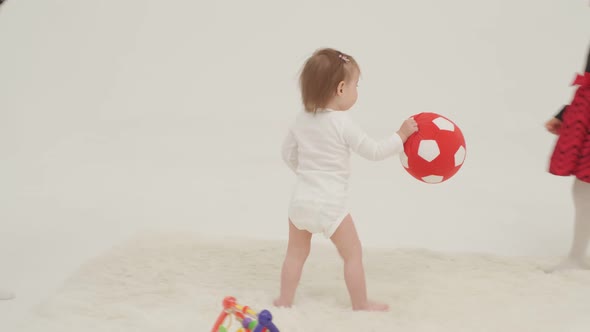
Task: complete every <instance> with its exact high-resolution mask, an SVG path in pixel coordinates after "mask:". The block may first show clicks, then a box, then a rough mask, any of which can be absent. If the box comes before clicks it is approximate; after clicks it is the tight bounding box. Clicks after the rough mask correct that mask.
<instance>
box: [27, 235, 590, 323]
mask: <svg viewBox="0 0 590 332" xmlns="http://www.w3.org/2000/svg"><path fill="white" fill-rule="evenodd" d="M285 245H286V243H284V242H244V241H241V242H240V241H236V239H232V240H229V239H228V240H227V241H225V242H220V241H214V240H203V239H201V238H198V237H195V236H192V235H179V234H168V235H151V236H144V237H141V238H138V239H136V240H134V241H131V242H129V243H126V244H124V245H122V246H120V247H117V248H114V249H113V250H112V251H110V252H108V253H106V254H105V255H104V256H102V257H98V258H96V259H94V260H92V261H89V262H88V263H87V264H85V265H84V266H83V267H82V268H81V269H80V270H79V272H78V273H76V274H75V275H74V276H73V277H72V278H70V279H68V280H67V281H66V283H65V284H64V286H63V288H61V289H60V290H59V291H58V292H57V293H56V294H55V295H54V296H53V297H51V298H49V299H47V301H45V302H44V303H42V304H40V306H39V307H38V308H37V309H36V310H35V311H34V312H33V313H32V314H31V317H30V319H28V320H27V322H26V324H25V325H23V326H22V329H20V331H27V332H29V331H35V332H37V331H38V332H41V331H43V332H49V331H60V332H68V331H72V332H74V331H75V332H81V331H84V332H94V331H109V332H114V331H125V332H134V331H137V332H140V331H141V332H151V331H166V332H172V331H174V332H209V331H210V329H211V326H212V324H213V323H214V321H215V319H216V318H217V315H218V314H219V313H220V311H221V301H222V299H223V298H224V297H225V296H226V295H233V296H235V297H236V298H237V299H238V302H240V303H241V304H244V305H249V306H251V307H252V308H253V309H254V310H258V311H259V310H261V309H269V310H270V311H271V312H272V314H273V316H274V322H275V323H276V324H277V326H278V328H279V329H280V331H281V332H297V331H301V332H315V331H318V332H319V331H322V332H324V331H328V332H336V331H363V332H368V331H379V332H382V331H403V332H413V331H420V332H422V331H433V332H445V331H449V332H462V331H465V332H479V331H491V332H492V331H493V332H511V331H514V332H528V331H530V332H557V331H559V332H574V331H575V332H578V331H579V332H587V331H590V272H585V271H570V272H561V273H557V274H545V273H544V272H542V271H541V270H540V267H541V266H542V265H541V264H546V263H549V262H553V260H551V261H539V260H532V259H516V258H511V259H509V258H499V257H493V256H483V255H467V254H465V255H457V254H452V255H451V254H439V253H434V252H429V251H424V250H371V249H365V265H366V270H367V279H368V287H369V293H370V294H371V295H372V297H373V298H375V299H378V300H382V301H385V302H387V303H389V304H390V306H391V307H392V310H391V312H388V313H358V312H352V311H351V310H350V305H349V302H348V295H347V292H346V287H345V285H344V281H343V276H342V263H341V261H340V259H339V257H338V256H337V253H336V251H335V250H334V249H333V248H332V247H331V246H329V242H326V243H325V245H323V244H317V243H314V247H313V248H312V253H311V256H310V258H309V260H308V264H307V265H306V268H305V271H304V274H303V277H302V282H301V285H300V289H299V291H298V297H297V299H296V305H295V306H294V307H293V308H292V309H276V308H273V307H272V306H271V303H272V299H273V298H274V296H275V295H276V294H277V291H278V286H279V279H278V278H279V274H280V273H279V272H280V266H281V263H282V259H283V253H284V251H285ZM235 326H236V325H235V324H234V327H235ZM231 331H235V329H232V330H231Z"/></svg>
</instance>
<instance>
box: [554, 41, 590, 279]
mask: <svg viewBox="0 0 590 332" xmlns="http://www.w3.org/2000/svg"><path fill="white" fill-rule="evenodd" d="M573 85H575V86H577V90H576V93H575V95H574V98H573V100H572V102H571V103H570V104H569V105H566V106H565V107H564V108H563V109H562V110H561V112H559V114H557V115H556V116H555V117H554V118H553V119H551V120H549V121H548V122H547V124H546V125H545V126H546V128H547V130H548V131H549V132H551V133H553V134H555V135H558V136H559V138H558V140H557V143H556V144H555V149H554V150H553V154H552V155H551V160H550V165H549V173H551V174H554V175H557V176H574V177H575V179H574V185H573V199H574V207H575V210H576V212H575V224H574V237H573V243H572V247H571V249H570V252H569V255H568V257H567V258H566V259H565V260H564V261H563V262H561V263H560V264H559V265H557V266H555V267H552V268H550V269H548V271H555V270H561V269H567V268H575V269H580V268H582V269H590V264H588V263H587V262H586V261H584V256H585V254H586V250H587V249H588V243H589V242H590V52H589V54H588V60H587V62H586V69H585V71H584V73H582V74H578V75H577V77H576V79H575V80H574V83H573Z"/></svg>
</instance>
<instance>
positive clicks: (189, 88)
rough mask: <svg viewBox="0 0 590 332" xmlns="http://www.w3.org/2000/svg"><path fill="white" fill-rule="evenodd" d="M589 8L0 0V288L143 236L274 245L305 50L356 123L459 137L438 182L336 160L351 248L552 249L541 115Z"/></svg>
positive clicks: (554, 104) (527, 3) (558, 236)
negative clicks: (352, 231)
mask: <svg viewBox="0 0 590 332" xmlns="http://www.w3.org/2000/svg"><path fill="white" fill-rule="evenodd" d="M589 16H590V8H588V3H587V1H582V0H572V1H556V0H497V1H489V0H486V1H483V0H447V1H437V0H423V1H410V0H406V1H376V0H368V1H345V0H338V1H331V0H321V1H317V0H313V1H312V0H298V1H289V2H285V1H271V0H250V1H238V0H234V1H202V0H198V1H194V0H193V1H178V0H177V1H154V0H141V1H140V0H133V1H132V0H126V1H116V2H115V1H74V0H61V1H57V0H54V1H47V0H46V1H33V0H19V1H16V0H12V1H11V0H8V1H7V3H6V4H5V5H4V6H3V8H2V11H1V12H0V59H1V61H0V288H1V286H2V285H3V284H6V285H7V287H12V288H13V289H16V290H17V291H18V292H19V293H20V295H21V298H25V299H26V298H27V296H29V298H30V299H32V298H33V297H35V296H37V297H38V296H40V295H39V294H41V293H43V292H45V291H47V288H48V287H49V286H50V285H51V286H52V285H54V284H58V283H59V282H61V280H62V279H63V278H64V276H66V275H68V274H69V273H71V271H73V270H74V269H75V268H76V267H77V266H78V265H79V264H80V263H82V262H83V261H85V260H86V259H87V258H88V257H90V256H92V255H96V254H99V253H100V252H102V251H103V250H106V249H107V248H108V247H109V246H111V245H112V244H115V243H118V242H120V241H123V240H124V239H125V238H127V237H128V236H132V235H134V234H136V233H137V232H140V231H145V230H154V229H155V230H166V231H175V230H181V231H192V232H197V233H201V234H210V235H221V234H227V233H231V234H232V235H239V234H245V233H247V234H248V235H251V236H257V237H264V238H276V239H286V237H287V233H286V229H287V228H286V206H287V200H288V197H289V190H290V186H291V184H292V183H293V180H294V179H293V177H292V174H291V173H290V172H289V170H288V169H287V168H286V166H284V165H283V163H282V161H281V160H280V155H279V152H280V145H281V141H282V139H283V135H284V134H285V130H286V127H287V125H288V123H289V122H290V121H291V119H292V118H293V116H295V114H296V113H297V112H299V111H300V106H299V94H298V93H299V92H298V90H297V75H298V72H299V70H300V68H301V65H302V64H303V61H304V60H305V59H306V58H307V57H308V56H309V55H310V54H311V53H312V52H313V51H314V50H315V49H317V48H320V47H335V48H338V49H341V50H342V51H344V52H348V53H350V54H352V55H354V56H355V57H356V58H357V60H358V61H359V63H360V65H361V68H362V70H363V77H362V80H361V83H360V99H359V102H358V104H357V106H356V107H355V110H354V111H353V112H354V113H353V114H354V117H355V118H356V119H357V121H358V122H359V123H360V124H361V125H362V126H363V127H364V128H365V129H366V130H367V132H369V133H370V134H371V135H372V136H374V137H376V138H378V137H383V136H385V135H388V134H389V133H391V132H392V131H393V130H397V128H398V127H399V125H400V123H401V121H402V120H403V119H404V118H406V117H408V116H410V115H412V114H415V113H419V112H422V111H433V112H438V113H441V114H443V115H446V116H448V117H450V118H451V119H453V120H454V121H455V122H456V123H457V124H458V125H459V126H460V127H461V129H462V130H463V132H464V134H465V136H466V139H467V148H468V150H467V151H468V154H467V160H466V163H465V165H464V167H463V168H462V170H461V171H460V172H459V173H458V174H457V175H456V176H455V177H454V178H453V179H452V180H450V181H448V182H445V183H444V184H440V185H425V184H422V183H420V182H418V181H416V180H414V179H413V178H411V177H410V176H409V175H408V174H407V173H405V171H404V170H403V169H402V167H401V165H400V163H399V160H398V159H389V160H387V161H383V162H378V163H375V162H370V161H365V160H363V159H361V158H359V157H356V156H355V157H354V160H353V167H354V174H353V179H352V186H353V206H352V208H353V210H352V212H353V216H354V217H355V218H356V220H357V224H358V228H359V232H360V234H361V237H362V240H363V241H364V243H365V244H366V245H372V246H386V247H422V248H427V249H432V250H444V251H479V252H490V253H496V254H509V255H561V254H563V253H565V251H566V250H567V248H568V246H569V241H570V233H571V229H572V217H573V211H572V206H571V199H570V186H571V179H568V178H557V177H553V176H550V175H549V174H548V173H547V172H546V168H547V165H548V157H549V155H550V152H551V148H552V147H553V144H554V140H555V138H554V137H552V136H551V135H550V134H548V133H546V132H545V131H544V128H543V124H544V122H545V121H546V120H547V119H548V118H549V117H551V116H553V115H554V113H555V112H557V111H558V109H559V108H560V107H561V106H562V104H563V103H566V102H568V101H569V100H570V98H571V96H572V92H573V90H572V89H571V88H570V87H569V83H570V82H571V81H572V79H573V75H574V73H575V72H578V71H580V70H582V69H583V64H584V61H585V57H586V54H587V50H588V45H589V43H588V41H589V38H588V37H589V32H588V31H590V19H589ZM318 240H320V239H318ZM321 241H324V240H323V239H321Z"/></svg>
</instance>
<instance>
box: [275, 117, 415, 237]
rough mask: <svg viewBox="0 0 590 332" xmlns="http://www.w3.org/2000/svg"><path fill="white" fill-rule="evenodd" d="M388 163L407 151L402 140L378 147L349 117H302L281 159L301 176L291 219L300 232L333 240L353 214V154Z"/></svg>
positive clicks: (384, 142)
mask: <svg viewBox="0 0 590 332" xmlns="http://www.w3.org/2000/svg"><path fill="white" fill-rule="evenodd" d="M351 150H352V151H354V152H356V153H358V154H359V155H360V156H362V157H364V158H366V159H369V160H383V159H385V158H387V157H391V156H393V155H395V154H397V153H399V152H401V151H402V150H403V143H402V140H401V138H400V136H399V135H397V134H393V135H392V136H390V137H388V138H387V139H384V140H380V141H376V140H374V139H372V138H371V137H369V136H368V135H367V134H366V133H365V132H364V131H363V130H362V129H361V128H360V127H359V126H357V125H356V124H355V123H354V122H353V121H352V119H351V118H350V116H349V114H348V113H347V111H334V110H330V109H326V110H321V111H318V112H316V113H315V114H314V113H309V112H302V113H301V114H299V115H298V116H297V117H296V119H295V122H294V123H293V124H292V125H291V127H290V129H289V132H288V133H287V136H286V138H285V140H284V142H283V147H282V157H283V160H284V161H285V162H286V163H287V165H288V166H289V167H290V168H291V169H292V170H293V171H294V172H295V174H296V175H297V181H296V184H295V188H294V190H293V193H292V196H291V202H290V205H289V213H288V215H289V219H290V220H291V222H292V223H293V225H295V227H297V228H298V229H300V230H307V231H309V232H311V233H323V234H324V236H325V237H326V238H330V237H331V236H332V235H333V234H334V232H335V231H336V229H337V228H338V226H339V225H340V223H341V222H342V220H343V219H344V218H345V217H346V215H347V214H348V213H349V210H348V179H349V176H350V151H351Z"/></svg>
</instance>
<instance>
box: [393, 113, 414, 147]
mask: <svg viewBox="0 0 590 332" xmlns="http://www.w3.org/2000/svg"><path fill="white" fill-rule="evenodd" d="M416 131H418V124H417V123H416V120H414V118H409V119H407V120H406V121H404V123H402V125H401V127H400V128H399V130H398V131H397V134H398V135H399V137H401V139H402V142H404V143H405V142H406V140H407V139H408V137H410V136H412V134H413V133H415V132H416Z"/></svg>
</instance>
